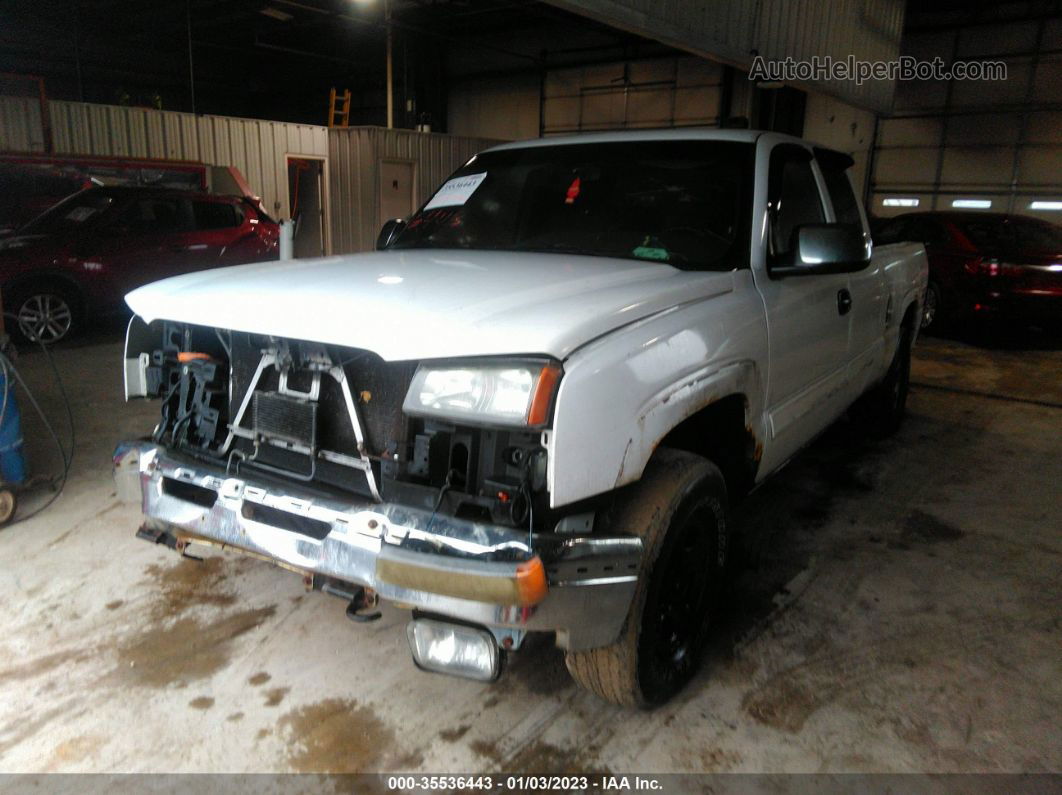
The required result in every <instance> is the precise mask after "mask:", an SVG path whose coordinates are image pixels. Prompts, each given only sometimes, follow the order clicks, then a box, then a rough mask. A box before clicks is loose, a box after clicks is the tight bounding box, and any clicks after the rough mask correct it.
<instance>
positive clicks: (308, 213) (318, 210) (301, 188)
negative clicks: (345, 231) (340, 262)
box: [288, 156, 325, 259]
mask: <svg viewBox="0 0 1062 795" xmlns="http://www.w3.org/2000/svg"><path fill="white" fill-rule="evenodd" d="M288 209H289V211H290V212H289V215H290V217H291V220H292V221H293V222H294V223H295V239H294V246H293V251H294V254H295V256H296V257H297V258H300V259H301V258H304V257H323V256H324V255H325V226H324V224H325V217H324V160H323V159H322V158H316V157H290V156H289V157H288Z"/></svg>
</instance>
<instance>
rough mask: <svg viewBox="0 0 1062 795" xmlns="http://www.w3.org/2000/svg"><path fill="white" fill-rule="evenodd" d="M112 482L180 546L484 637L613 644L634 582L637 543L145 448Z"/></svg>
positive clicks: (123, 457) (132, 452) (117, 458)
mask: <svg viewBox="0 0 1062 795" xmlns="http://www.w3.org/2000/svg"><path fill="white" fill-rule="evenodd" d="M114 474H115V481H116V484H117V486H118V494H119V496H122V497H123V498H124V499H131V500H140V501H141V505H142V509H143V512H144V514H145V516H146V517H147V518H148V519H149V520H151V521H152V522H153V523H155V524H156V525H157V524H159V523H161V524H162V525H164V526H165V528H166V529H167V531H168V532H170V533H171V534H173V535H174V536H176V538H177V540H178V543H180V544H181V545H182V547H183V546H184V545H186V544H189V543H201V544H211V545H215V546H221V547H231V548H233V549H235V550H237V551H240V552H244V553H248V554H251V555H255V556H257V557H261V558H265V559H268V560H270V561H272V562H274V563H276V564H277V565H279V566H282V567H284V568H287V569H290V570H292V571H295V572H298V573H301V574H303V575H306V576H312V575H323V576H327V577H333V578H335V579H338V580H343V581H345V582H349V583H352V584H355V585H360V586H364V587H367V588H372V589H373V590H375V591H376V592H377V593H378V594H379V595H380V596H381V597H382V598H384V599H387V600H389V601H391V602H395V603H397V604H399V605H402V606H406V607H413V608H418V609H420V610H423V611H426V612H431V613H436V614H439V615H443V616H449V617H452V618H457V619H461V620H464V621H469V622H474V623H476V624H482V625H484V626H488V627H493V628H503V629H514V630H525V631H536V632H537V631H554V632H556V633H557V645H558V646H561V647H562V648H566V649H572V650H578V649H589V648H594V647H597V646H603V645H607V644H609V643H611V642H612V641H614V640H615V639H616V637H617V636H618V635H619V632H620V629H621V628H622V626H623V622H624V620H625V618H626V616H627V611H628V609H629V608H630V603H631V598H632V597H633V594H634V588H635V585H636V582H637V577H638V568H639V563H640V560H641V551H642V543H641V540H640V539H638V538H634V537H630V536H618V537H611V538H606V537H597V536H584V537H558V536H554V535H538V536H533V537H531V538H529V537H528V535H527V534H526V533H524V532H521V531H517V530H513V529H511V528H505V527H499V526H496V525H488V524H480V523H476V522H472V521H469V520H465V519H457V518H454V517H450V516H441V515H433V514H431V513H430V512H428V511H423V510H419V509H415V508H408V507H405V506H401V505H395V504H389V503H373V502H369V501H364V502H362V501H350V502H347V501H341V500H334V499H331V498H322V497H321V496H319V495H316V494H311V493H309V492H305V491H302V490H300V489H298V488H297V487H295V486H290V485H288V484H284V485H274V484H273V483H271V482H266V481H255V480H252V479H250V478H246V477H243V476H240V477H231V476H229V475H228V474H226V473H225V471H224V470H223V469H222V468H220V467H213V466H211V465H209V464H204V463H202V462H200V461H197V460H194V459H189V458H185V457H184V456H180V455H177V454H174V453H173V452H172V451H169V450H166V449H164V448H162V447H159V446H157V445H155V444H151V443H148V442H129V443H123V444H121V445H119V446H118V449H117V450H116V451H115V454H114ZM529 542H530V543H529ZM539 561H541V562H540V563H539ZM542 570H544V575H545V580H546V583H542V582H541V581H540V579H539V578H540V576H541V572H542ZM547 584H548V590H545V586H546V585H547Z"/></svg>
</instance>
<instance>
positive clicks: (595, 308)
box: [125, 250, 733, 361]
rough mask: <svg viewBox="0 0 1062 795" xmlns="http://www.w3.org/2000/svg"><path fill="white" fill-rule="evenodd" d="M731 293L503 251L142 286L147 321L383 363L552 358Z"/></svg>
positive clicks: (306, 264)
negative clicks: (339, 351) (355, 352)
mask: <svg viewBox="0 0 1062 795" xmlns="http://www.w3.org/2000/svg"><path fill="white" fill-rule="evenodd" d="M732 288H733V281H732V276H731V274H730V273H696V272H684V271H680V270H677V269H675V268H672V267H671V266H669V265H664V264H661V263H643V262H638V261H635V260H624V259H609V258H604V257H582V256H572V255H568V254H535V253H514V252H501V251H464V250H434V251H432V250H407V251H383V252H377V253H371V254H355V255H349V256H343V257H327V258H323V259H312V260H285V261H279V262H263V263H256V264H252V265H240V266H237V267H234V268H221V269H218V270H212V271H200V272H197V273H189V274H185V275H183V276H176V277H174V278H171V279H165V280H163V281H160V282H155V283H154V284H149V285H147V286H145V287H141V288H139V289H137V290H134V291H133V292H131V293H129V295H127V296H126V299H125V300H126V303H128V304H129V306H130V307H131V308H132V309H133V311H134V312H136V313H137V314H138V315H140V316H141V317H142V318H143V319H144V320H146V321H148V322H151V321H152V320H158V319H165V320H174V321H180V322H185V323H193V324H197V325H203V326H216V327H219V328H225V329H233V330H236V331H248V332H252V333H257V334H268V335H273V336H277V337H289V338H292V339H302V340H311V341H314V342H322V343H329V344H335V345H343V346H348V347H352V348H361V349H365V350H371V351H374V352H375V353H377V354H379V355H380V356H381V357H382V358H384V359H386V360H389V361H394V360H403V359H441V358H450V357H458V356H489V355H496V354H503V355H504V354H548V355H550V356H553V357H556V358H557V359H564V358H566V357H567V356H568V355H569V354H570V353H571V352H572V351H573V350H574V349H576V348H578V347H579V346H581V345H584V344H585V343H587V342H589V341H590V340H592V339H594V338H596V337H599V336H601V335H602V334H605V333H607V332H609V331H612V330H613V329H615V328H618V327H620V326H624V325H627V324H628V323H632V322H634V321H636V320H638V319H640V318H643V317H646V316H647V315H651V314H654V313H656V312H659V311H661V310H664V309H667V308H668V307H671V306H674V305H676V304H680V303H684V302H687V301H690V300H696V299H698V298H707V297H709V296H711V295H716V294H720V293H724V292H729V291H730V290H731V289H732Z"/></svg>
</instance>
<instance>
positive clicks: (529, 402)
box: [402, 362, 561, 427]
mask: <svg viewBox="0 0 1062 795" xmlns="http://www.w3.org/2000/svg"><path fill="white" fill-rule="evenodd" d="M560 375H561V369H560V367H559V366H558V365H556V364H552V363H545V362H511V363H509V362H507V363H501V364H481V365H480V364H474V365H473V364H470V365H467V366H456V365H421V366H420V368H419V369H418V370H417V374H416V375H415V376H413V383H412V384H410V387H409V392H407V393H406V400H405V403H404V404H403V405H402V410H403V411H404V412H405V413H406V414H409V415H412V416H419V417H442V418H446V419H451V420H459V421H460V420H464V421H467V422H472V423H477V424H484V425H513V426H520V427H539V426H542V425H545V424H546V423H547V422H548V421H549V413H550V407H551V405H552V403H553V393H554V392H555V391H556V387H557V382H558V381H559V380H560Z"/></svg>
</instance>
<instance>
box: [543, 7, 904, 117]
mask: <svg viewBox="0 0 1062 795" xmlns="http://www.w3.org/2000/svg"><path fill="white" fill-rule="evenodd" d="M547 2H549V3H550V4H552V5H555V6H559V7H561V8H564V9H566V10H568V11H572V12H574V13H576V14H582V15H583V16H587V17H590V18H592V19H596V20H598V21H599V22H603V23H605V24H606V25H611V26H613V27H618V28H623V29H625V30H629V31H632V32H634V33H637V34H639V35H642V36H647V37H649V38H652V39H656V40H657V41H662V42H664V43H665V44H669V45H671V46H673V47H678V48H680V49H683V50H687V51H688V52H692V53H695V54H697V55H701V56H705V57H709V58H715V59H718V60H722V61H725V62H727V63H730V64H733V65H734V66H738V67H741V68H743V69H748V67H749V65H750V64H751V63H752V57H753V56H752V54H751V53H753V52H758V53H759V54H760V55H762V56H763V57H764V58H765V59H777V60H782V59H784V58H786V57H787V56H792V57H793V58H794V59H795V60H810V59H811V58H812V57H813V56H816V55H817V56H819V57H822V56H825V55H829V56H832V57H833V58H835V59H843V58H846V57H847V56H848V55H849V54H854V55H855V57H856V58H859V59H861V60H868V61H879V60H880V61H891V60H894V59H895V58H896V57H897V56H898V55H899V52H900V36H901V33H902V31H903V17H904V0H816V1H815V2H812V0H803V1H801V2H797V1H796V0H712V2H710V3H692V2H684V1H683V0H547ZM803 87H807V88H812V89H814V90H816V91H821V92H823V93H826V94H829V95H832V96H836V97H838V98H839V99H842V100H844V101H845V102H851V103H853V104H855V105H858V106H859V107H863V108H867V109H870V110H874V111H879V112H882V111H888V110H889V108H890V107H891V106H892V95H893V91H894V88H895V85H894V83H893V82H890V81H884V80H868V81H866V82H864V83H863V84H862V85H857V83H856V81H855V80H854V79H852V80H848V81H845V82H841V81H832V80H831V81H828V82H819V83H807V84H804V86H803Z"/></svg>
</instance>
